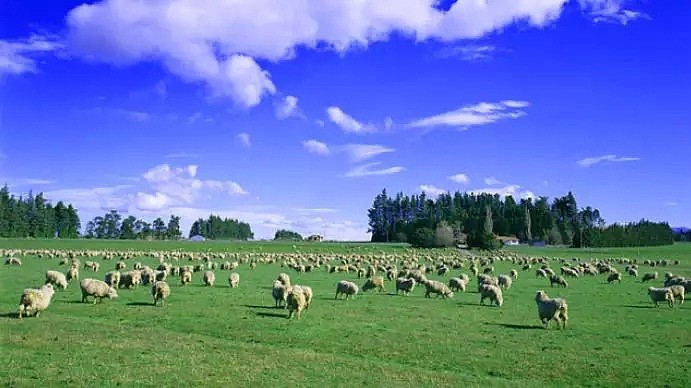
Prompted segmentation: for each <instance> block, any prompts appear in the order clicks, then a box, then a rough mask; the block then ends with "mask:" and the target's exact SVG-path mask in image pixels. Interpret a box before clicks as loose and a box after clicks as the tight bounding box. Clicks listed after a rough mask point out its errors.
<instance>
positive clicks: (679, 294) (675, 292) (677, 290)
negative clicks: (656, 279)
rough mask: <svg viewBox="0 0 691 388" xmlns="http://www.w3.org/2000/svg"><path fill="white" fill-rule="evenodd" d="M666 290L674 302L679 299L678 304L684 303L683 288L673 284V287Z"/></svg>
mask: <svg viewBox="0 0 691 388" xmlns="http://www.w3.org/2000/svg"><path fill="white" fill-rule="evenodd" d="M667 288H668V289H669V290H670V291H671V292H672V296H673V297H674V299H675V300H676V298H679V304H683V303H684V296H685V290H684V286H682V285H678V284H675V285H673V286H669V287H667Z"/></svg>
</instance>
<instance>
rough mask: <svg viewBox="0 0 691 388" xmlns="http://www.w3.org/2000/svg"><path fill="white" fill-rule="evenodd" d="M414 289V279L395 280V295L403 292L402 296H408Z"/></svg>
mask: <svg viewBox="0 0 691 388" xmlns="http://www.w3.org/2000/svg"><path fill="white" fill-rule="evenodd" d="M414 289H415V279H413V278H410V279H406V278H397V279H396V295H398V291H403V295H410V293H411V292H413V290H414Z"/></svg>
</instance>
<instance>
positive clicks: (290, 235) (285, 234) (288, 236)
mask: <svg viewBox="0 0 691 388" xmlns="http://www.w3.org/2000/svg"><path fill="white" fill-rule="evenodd" d="M274 240H292V241H302V240H303V237H302V235H301V234H300V233H298V232H293V231H292V230H286V229H281V230H278V231H276V234H275V235H274Z"/></svg>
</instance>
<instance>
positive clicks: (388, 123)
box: [384, 117, 396, 130]
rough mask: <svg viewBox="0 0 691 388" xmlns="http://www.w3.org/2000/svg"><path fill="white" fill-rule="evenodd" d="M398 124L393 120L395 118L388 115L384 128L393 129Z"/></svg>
mask: <svg viewBox="0 0 691 388" xmlns="http://www.w3.org/2000/svg"><path fill="white" fill-rule="evenodd" d="M394 125H396V123H394V122H393V119H392V118H391V117H387V118H385V119H384V129H387V130H388V129H391V128H393V127H394Z"/></svg>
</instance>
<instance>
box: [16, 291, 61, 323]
mask: <svg viewBox="0 0 691 388" xmlns="http://www.w3.org/2000/svg"><path fill="white" fill-rule="evenodd" d="M53 295H55V288H53V285H52V284H50V283H47V284H44V285H43V286H42V287H41V288H39V289H35V288H26V289H24V292H23V293H22V297H21V299H20V300H19V308H18V312H17V317H18V318H19V319H22V317H23V316H27V317H28V316H31V315H33V316H35V317H38V316H39V315H40V314H41V312H42V311H44V310H45V309H47V308H48V306H50V301H51V299H53Z"/></svg>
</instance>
